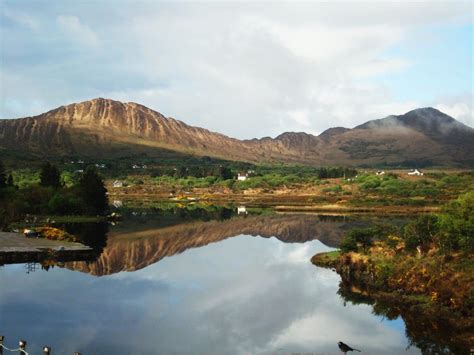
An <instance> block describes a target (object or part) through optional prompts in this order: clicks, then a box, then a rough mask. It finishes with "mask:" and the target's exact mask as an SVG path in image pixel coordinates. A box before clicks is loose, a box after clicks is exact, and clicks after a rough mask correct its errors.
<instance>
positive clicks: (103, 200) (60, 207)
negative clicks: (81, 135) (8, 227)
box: [0, 162, 108, 227]
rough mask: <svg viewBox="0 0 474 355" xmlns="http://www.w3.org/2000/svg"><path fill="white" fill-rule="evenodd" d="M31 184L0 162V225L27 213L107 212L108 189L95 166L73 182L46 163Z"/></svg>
mask: <svg viewBox="0 0 474 355" xmlns="http://www.w3.org/2000/svg"><path fill="white" fill-rule="evenodd" d="M35 175H36V176H37V177H38V179H37V180H35V181H34V182H33V183H30V184H27V185H26V184H22V185H20V186H19V185H17V184H16V183H15V179H14V178H13V176H12V174H8V175H7V173H6V170H5V168H4V166H3V164H2V163H1V162H0V227H4V226H5V224H6V223H8V222H12V221H17V220H20V219H22V218H24V216H26V215H28V214H35V215H47V214H50V215H93V216H95V215H105V214H106V213H107V211H108V200H107V194H106V193H107V190H106V189H105V185H104V182H103V180H102V178H101V177H100V175H99V174H98V172H97V171H96V169H95V168H94V167H88V168H86V170H85V172H84V173H82V174H81V175H80V176H78V178H77V180H76V181H75V182H74V183H71V182H70V181H69V180H67V179H66V180H62V179H61V173H60V172H59V170H58V169H57V167H56V166H54V165H52V164H50V163H49V162H47V163H45V164H44V165H43V166H42V167H41V171H39V172H37V173H36V174H35Z"/></svg>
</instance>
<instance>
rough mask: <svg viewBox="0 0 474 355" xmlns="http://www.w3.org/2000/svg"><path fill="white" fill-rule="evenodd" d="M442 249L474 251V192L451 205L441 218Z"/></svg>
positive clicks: (447, 250) (446, 208) (445, 209)
mask: <svg viewBox="0 0 474 355" xmlns="http://www.w3.org/2000/svg"><path fill="white" fill-rule="evenodd" d="M439 234H440V236H439V237H440V247H441V249H442V250H443V251H445V252H449V251H452V250H462V251H465V252H473V251H474V192H469V193H467V194H464V195H462V196H460V197H459V198H458V199H457V200H456V201H453V202H451V203H449V204H448V205H447V206H446V207H445V208H444V210H443V213H442V214H441V215H440V216H439Z"/></svg>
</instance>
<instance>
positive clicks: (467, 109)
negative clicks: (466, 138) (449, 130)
mask: <svg viewBox="0 0 474 355" xmlns="http://www.w3.org/2000/svg"><path fill="white" fill-rule="evenodd" d="M473 102H474V97H471V99H470V102H469V101H467V102H466V101H465V102H453V103H448V104H438V105H436V108H437V109H438V110H440V111H441V112H444V113H446V114H448V115H450V116H451V117H454V118H455V119H457V120H459V121H461V122H463V123H464V124H467V125H468V126H471V127H474V111H473Z"/></svg>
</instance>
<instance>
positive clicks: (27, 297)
mask: <svg viewBox="0 0 474 355" xmlns="http://www.w3.org/2000/svg"><path fill="white" fill-rule="evenodd" d="M367 223H368V221H367V220H366V219H359V218H345V217H338V218H328V217H321V216H315V215H298V214H296V215H277V214H273V213H263V214H248V215H247V214H246V215H244V216H242V215H240V216H237V215H234V214H233V213H231V212H229V211H227V212H226V211H224V212H222V211H217V212H216V211H213V212H212V213H207V212H203V211H182V210H177V209H174V210H171V211H167V212H163V211H157V210H154V211H146V212H143V211H142V212H139V213H137V212H133V213H128V214H127V215H126V216H125V217H124V220H123V221H121V222H120V223H118V224H117V225H115V226H108V227H107V226H105V227H104V226H103V225H101V226H96V227H97V232H96V235H94V233H93V232H92V231H93V228H91V227H90V226H88V227H87V228H86V230H87V236H88V238H89V241H94V238H96V240H95V241H96V245H95V247H96V248H97V259H96V260H93V261H90V262H83V261H75V262H66V263H63V264H61V263H60V264H59V265H56V266H54V267H52V268H49V270H47V271H46V270H44V269H42V268H41V265H39V264H36V265H33V264H30V265H26V264H17V265H4V266H2V267H0V281H1V290H0V332H1V334H3V335H5V337H6V342H5V344H6V345H7V346H9V345H11V346H10V347H13V346H14V345H16V341H17V340H19V339H26V340H27V341H28V348H27V350H28V349H29V351H30V354H39V353H40V349H41V347H42V346H43V345H49V346H51V347H52V348H53V353H56V354H72V352H73V351H81V352H82V353H83V354H86V355H88V354H101V355H102V354H159V353H180V354H181V353H182V354H191V353H192V354H195V353H201V354H202V353H205V354H210V353H215V354H249V353H252V354H254V353H260V354H266V353H273V354H275V353H276V354H285V353H296V352H305V353H309V352H312V353H334V354H338V353H340V351H339V349H338V347H337V343H338V341H343V342H345V343H347V344H350V345H352V346H353V347H355V348H358V349H361V350H362V351H363V352H364V353H365V354H402V353H403V354H419V353H420V351H419V350H418V349H417V348H416V347H415V346H409V343H410V341H409V339H408V338H407V336H406V335H405V324H404V322H403V320H402V319H401V318H395V319H392V320H388V319H387V318H384V317H383V316H378V315H375V314H374V312H373V308H372V306H370V305H368V304H357V305H356V304H353V303H351V302H348V301H346V300H345V299H344V298H342V297H341V296H340V295H339V294H338V289H339V281H340V278H339V276H338V275H337V274H336V273H335V272H333V271H331V270H327V269H322V268H318V267H315V266H314V265H312V264H311V262H310V258H311V257H312V256H313V255H314V254H315V253H317V252H322V251H328V250H332V249H334V248H335V247H337V245H338V243H339V242H340V240H341V238H342V235H343V233H344V231H346V230H348V229H350V228H352V227H353V226H358V225H365V224H367ZM68 228H70V229H71V228H72V229H74V228H75V229H76V232H77V233H78V234H80V230H81V227H80V226H77V225H75V226H74V225H71V226H68ZM92 244H93V243H92Z"/></svg>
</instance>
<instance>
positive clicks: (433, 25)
mask: <svg viewBox="0 0 474 355" xmlns="http://www.w3.org/2000/svg"><path fill="white" fill-rule="evenodd" d="M473 22H474V2H472V1H464V2H458V1H420V2H414V1H407V0H405V1H397V2H396V1H389V0H387V1H372V2H362V1H345V2H343V1H337V0H336V1H331V2H321V1H313V2H271V1H254V2H242V1H241V2H230V1H209V2H206V1H199V2H198V1H196V2H193V1H187V2H180V1H170V2H160V1H151V0H142V1H123V0H97V1H92V0H79V1H72V0H71V1H65V0H61V1H54V0H53V1H40V0H36V1H22V0H15V1H10V0H0V118H17V117H25V116H31V115H36V114H40V113H43V112H46V111H48V110H50V109H53V108H56V107H58V106H61V105H65V104H70V103H73V102H81V101H85V100H89V99H93V98H96V97H104V98H110V99H115V100H120V101H123V102H138V103H141V104H143V105H145V106H148V107H150V108H152V109H154V110H156V111H159V112H161V113H162V114H164V115H165V116H169V117H173V118H177V119H180V120H182V121H184V122H186V123H188V124H191V125H195V126H200V127H204V128H208V129H210V130H213V131H217V132H220V133H223V134H226V135H229V136H232V137H237V138H255V137H256V138H260V137H264V136H272V137H274V136H276V135H278V134H280V133H282V132H285V131H297V132H300V131H304V132H308V133H313V134H319V133H321V132H322V131H324V130H325V129H327V128H330V127H336V126H344V127H354V126H356V125H358V124H362V123H364V122H366V121H368V120H371V119H377V118H382V117H385V116H387V115H391V114H403V113H405V112H408V111H410V110H412V109H415V108H419V107H427V106H431V107H435V108H438V109H439V110H441V111H443V112H445V113H447V114H449V115H451V116H453V117H454V118H456V119H458V120H460V121H461V122H463V123H465V124H467V125H469V126H471V127H474V110H473V101H474V89H473V76H474V70H473V66H474V60H473V43H474V42H473Z"/></svg>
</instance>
